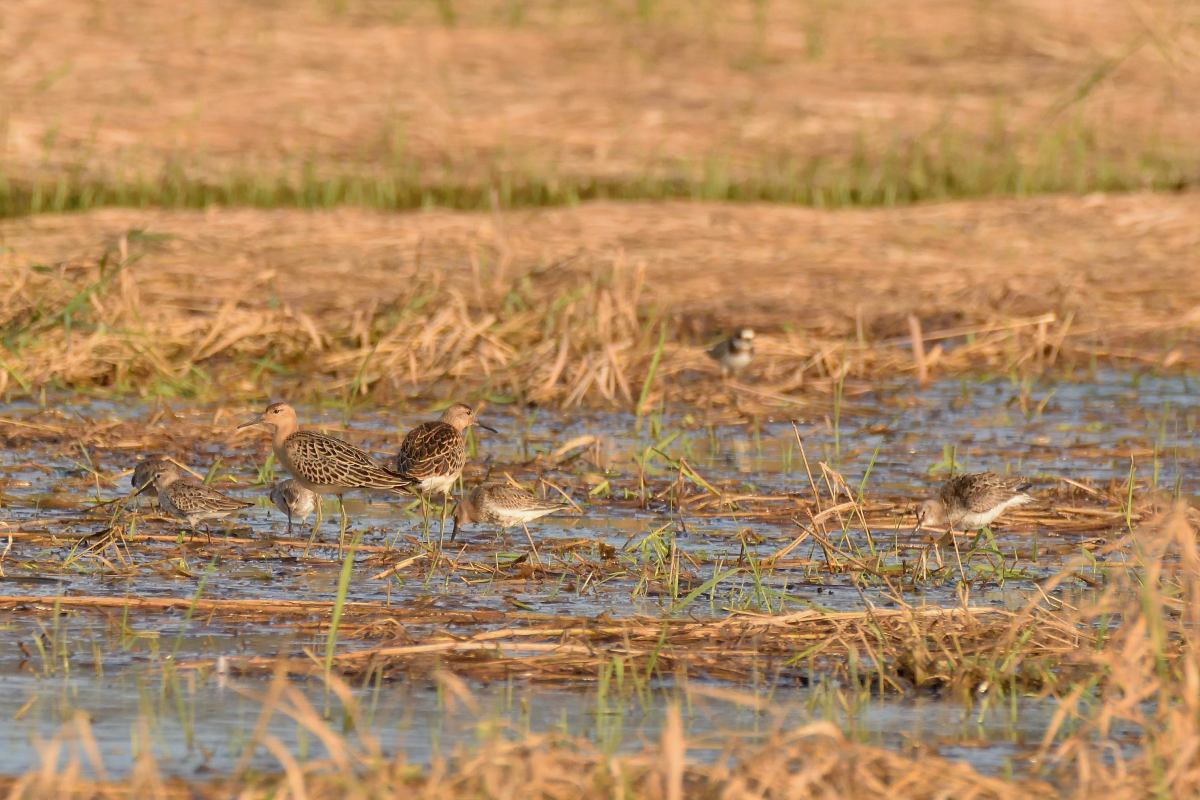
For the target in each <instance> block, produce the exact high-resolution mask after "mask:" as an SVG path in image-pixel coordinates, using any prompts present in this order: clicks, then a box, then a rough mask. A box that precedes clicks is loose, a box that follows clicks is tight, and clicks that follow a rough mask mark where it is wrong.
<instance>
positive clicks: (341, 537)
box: [337, 494, 347, 559]
mask: <svg viewBox="0 0 1200 800" xmlns="http://www.w3.org/2000/svg"><path fill="white" fill-rule="evenodd" d="M337 499H338V512H339V513H340V514H341V517H342V528H341V530H340V531H338V558H339V559H340V558H341V557H342V548H343V547H344V546H345V544H346V522H347V517H346V502H345V501H344V500H342V496H341V495H340V494H339V495H338V496H337Z"/></svg>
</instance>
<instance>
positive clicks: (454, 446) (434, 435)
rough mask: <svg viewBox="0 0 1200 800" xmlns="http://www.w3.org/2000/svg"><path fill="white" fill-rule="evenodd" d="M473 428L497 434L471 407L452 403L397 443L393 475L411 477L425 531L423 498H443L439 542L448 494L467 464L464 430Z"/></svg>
mask: <svg viewBox="0 0 1200 800" xmlns="http://www.w3.org/2000/svg"><path fill="white" fill-rule="evenodd" d="M472 425H477V426H479V427H480V428H483V429H484V430H485V431H491V432H492V433H495V432H496V429H495V428H489V427H488V426H487V425H484V424H482V423H480V422H479V421H478V420H477V419H476V418H475V412H474V411H473V410H472V409H471V407H470V406H468V405H465V404H463V403H455V404H454V405H452V406H450V407H449V408H447V409H446V410H445V412H443V414H442V418H441V419H440V420H437V421H434V422H422V423H421V424H420V425H418V426H417V427H415V428H413V429H412V430H411V431H409V432H408V435H407V436H405V437H404V441H403V442H401V443H400V452H399V453H397V454H396V472H398V473H400V474H401V475H405V476H407V477H409V478H411V479H412V480H413V482H414V483H415V484H416V488H417V491H419V492H420V493H421V515H422V517H423V518H424V520H425V530H426V531H428V530H429V510H428V508H427V507H426V498H427V497H428V496H429V495H432V494H440V495H441V496H442V522H441V527H440V528H439V530H438V541H439V542H440V541H441V538H442V536H443V535H445V529H446V506H447V505H448V503H449V502H450V492H451V491H453V490H454V484H456V483H458V479H459V478H461V477H462V472H463V467H464V466H466V463H467V438H466V437H465V436H464V435H463V431H465V430H466V429H467V428H469V427H471V426H472Z"/></svg>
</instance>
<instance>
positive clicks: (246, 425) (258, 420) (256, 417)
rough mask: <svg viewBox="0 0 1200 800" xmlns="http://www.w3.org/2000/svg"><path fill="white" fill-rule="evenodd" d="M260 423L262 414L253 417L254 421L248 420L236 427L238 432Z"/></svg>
mask: <svg viewBox="0 0 1200 800" xmlns="http://www.w3.org/2000/svg"><path fill="white" fill-rule="evenodd" d="M262 421H263V418H262V414H258V415H256V416H255V417H254V419H248V420H246V421H245V422H243V423H242V424H241V425H238V426H237V429H238V430H239V431H240V430H241V429H242V428H249V427H250V426H251V425H257V424H259V423H260V422H262Z"/></svg>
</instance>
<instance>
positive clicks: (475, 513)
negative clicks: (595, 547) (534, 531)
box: [450, 484, 567, 562]
mask: <svg viewBox="0 0 1200 800" xmlns="http://www.w3.org/2000/svg"><path fill="white" fill-rule="evenodd" d="M566 508H567V506H566V505H565V504H563V503H556V502H553V501H549V500H542V499H539V498H538V497H535V496H534V495H533V494H531V493H530V492H527V491H525V490H524V489H522V488H520V487H518V486H512V485H509V484H482V485H480V486H476V487H475V488H474V489H473V490H472V491H471V492H470V493H469V494H466V493H464V495H463V498H462V500H460V501H459V502H458V506H457V507H455V509H454V530H453V532H451V534H450V541H452V542H453V541H454V537H455V536H457V535H458V526H459V525H467V524H470V523H472V522H489V523H492V524H493V525H499V526H500V529H501V530H508V529H509V528H512V527H515V526H517V525H520V526H521V529H522V530H524V531H525V537H526V538H527V539H529V547H530V548H531V549H532V551H533V559H534V561H535V562H536V561H538V554H537V545H535V544H534V543H533V536H532V535H531V534H530V533H529V527H528V523H530V522H533V521H534V520H535V519H538V518H540V517H544V516H546V515H547V514H553V513H555V512H557V511H563V510H565V509H566Z"/></svg>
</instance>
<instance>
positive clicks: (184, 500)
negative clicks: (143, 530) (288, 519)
mask: <svg viewBox="0 0 1200 800" xmlns="http://www.w3.org/2000/svg"><path fill="white" fill-rule="evenodd" d="M150 481H151V482H152V483H153V485H154V488H155V489H157V490H158V506H159V508H161V509H162V510H163V511H164V512H166V513H168V514H170V515H171V516H173V517H176V518H177V519H181V520H184V521H185V522H187V524H188V527H189V528H191V529H192V532H193V533H195V532H196V526H197V525H199V524H200V523H201V522H208V521H210V520H214V519H221V518H222V517H224V516H227V515H228V514H232V513H233V512H234V511H240V510H241V509H243V508H249V507H250V506H252V505H254V504H253V503H245V502H243V501H241V500H234V499H233V498H232V497H227V496H225V495H223V494H221V493H220V492H218V491H217V490H216V489H213V488H211V487H209V486H205V485H204V484H203V483H201V482H200V481H198V480H196V479H195V478H185V477H184V476H182V475H180V474H179V470H178V469H177V468H176V467H175V465H174V464H171V463H169V462H166V461H162V462H159V464H158V466H156V467H155V468H154V470H153V471H152V472H151V473H150ZM205 535H206V536H208V537H209V538H210V539H211V538H212V537H211V535H210V534H209V533H208V531H207V530H205Z"/></svg>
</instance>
